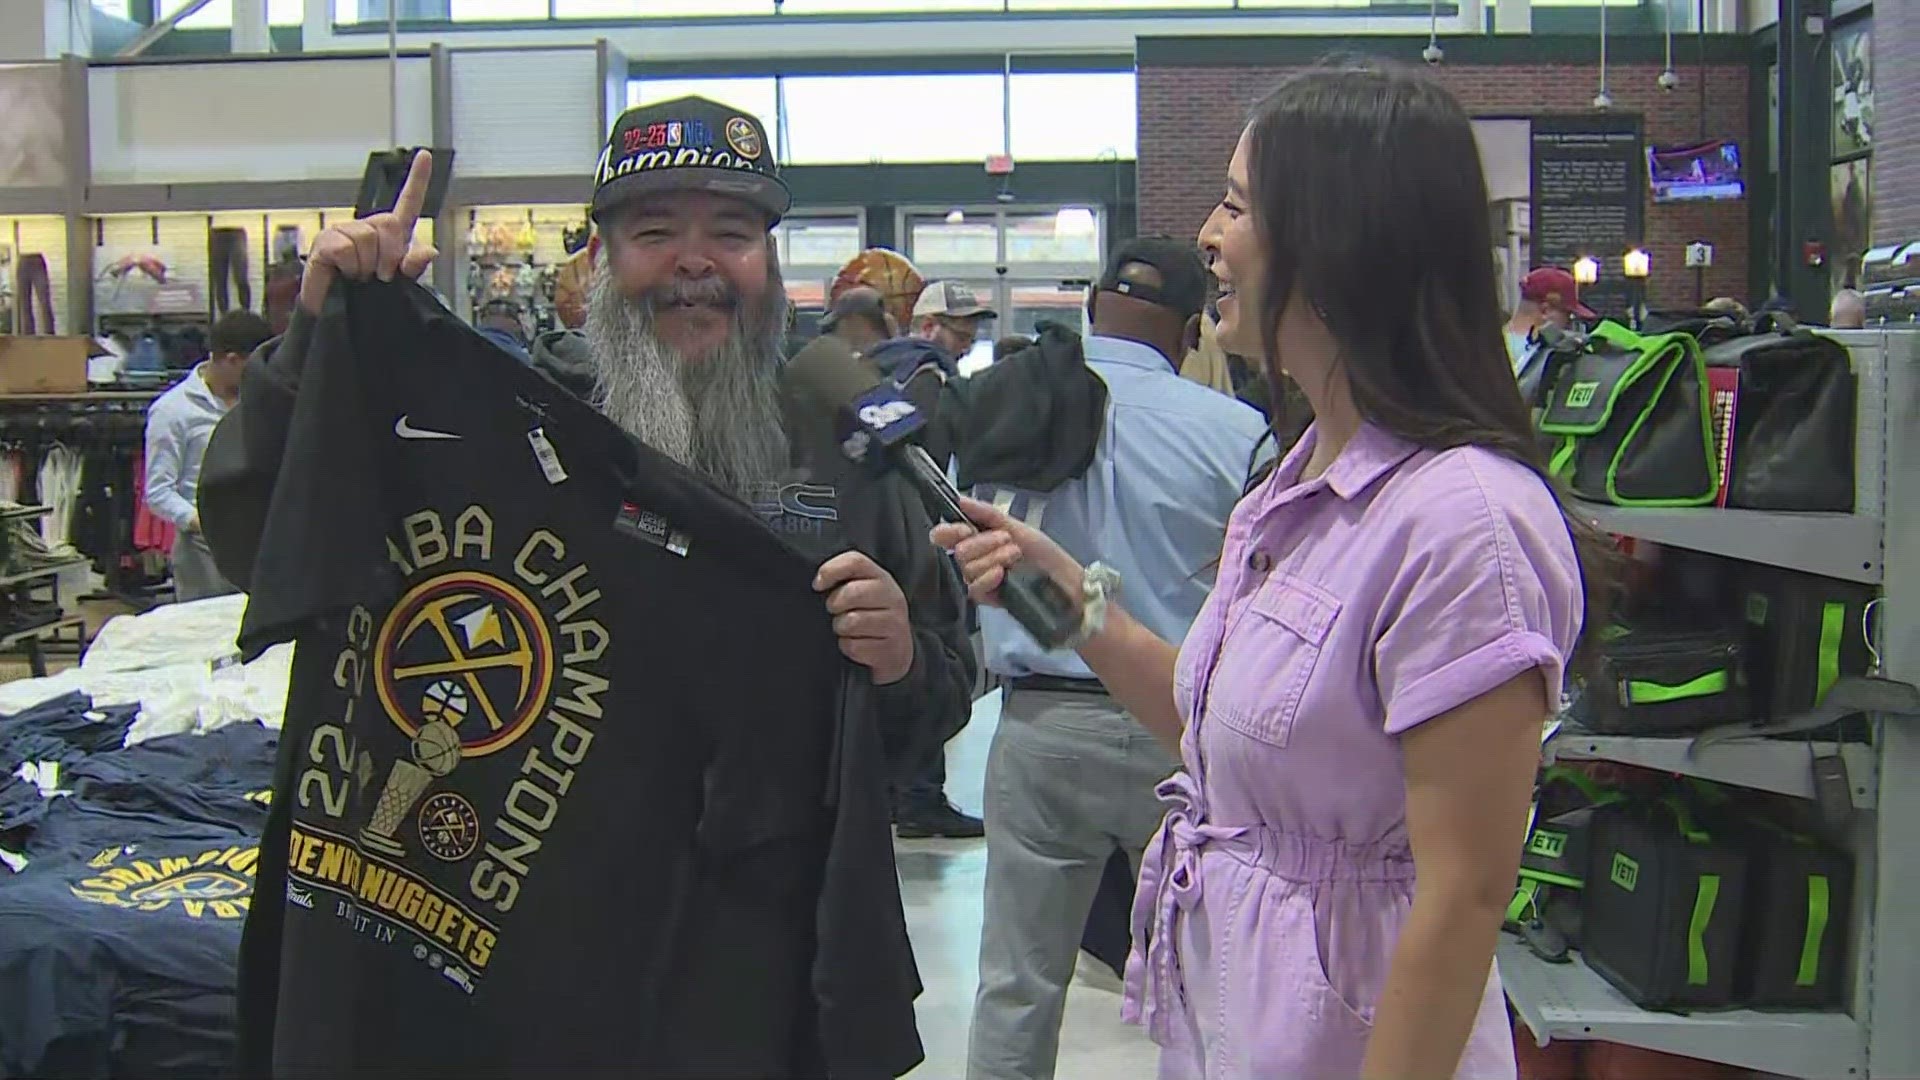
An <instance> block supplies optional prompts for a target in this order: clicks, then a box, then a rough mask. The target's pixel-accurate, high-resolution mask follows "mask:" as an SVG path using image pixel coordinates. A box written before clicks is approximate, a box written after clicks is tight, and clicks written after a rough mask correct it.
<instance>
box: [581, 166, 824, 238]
mask: <svg viewBox="0 0 1920 1080" xmlns="http://www.w3.org/2000/svg"><path fill="white" fill-rule="evenodd" d="M674 191H704V192H707V193H708V194H711V195H722V196H726V197H727V198H732V199H739V200H740V201H741V202H745V203H750V204H752V205H753V206H756V207H758V208H759V209H761V210H763V211H765V212H766V214H767V218H768V219H769V220H768V222H767V223H768V224H769V225H773V224H778V223H779V221H780V219H781V218H782V217H784V216H786V213H787V211H788V210H790V209H792V208H793V193H792V192H791V191H788V190H787V185H786V183H785V182H784V181H782V180H781V179H780V178H779V177H775V176H767V175H766V174H764V173H756V172H748V171H747V170H744V169H708V168H696V167H687V168H678V169H659V170H656V171H653V172H645V173H628V174H627V175H625V176H621V177H617V178H615V179H613V180H611V181H609V182H607V183H605V184H602V185H600V188H599V190H597V191H595V192H594V193H593V211H592V212H593V218H594V220H595V221H598V220H599V219H600V215H601V214H602V213H604V212H606V210H607V209H608V208H609V207H613V206H618V205H620V204H622V203H627V202H632V201H633V200H635V199H644V198H646V197H648V196H650V195H663V194H666V193H668V192H674Z"/></svg>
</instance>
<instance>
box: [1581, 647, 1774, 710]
mask: <svg viewBox="0 0 1920 1080" xmlns="http://www.w3.org/2000/svg"><path fill="white" fill-rule="evenodd" d="M1743 644H1744V642H1743V641H1742V635H1741V634H1740V633H1739V632H1738V631H1734V630H1662V629H1644V630H1629V629H1626V628H1623V627H1612V628H1610V629H1609V630H1607V631H1606V632H1604V633H1602V634H1601V635H1600V645H1599V649H1598V655H1597V656H1596V658H1595V663H1594V672H1593V674H1592V676H1590V677H1589V678H1588V680H1587V685H1586V688H1585V690H1584V691H1583V692H1582V693H1581V694H1580V696H1579V698H1578V699H1577V701H1576V702H1575V705H1574V710H1573V718H1574V719H1575V720H1576V721H1578V722H1579V724H1580V726H1582V727H1584V728H1587V729H1588V730H1590V731H1597V732H1599V733H1601V734H1603V735H1687V734H1693V733H1696V732H1700V731H1705V730H1706V729H1707V728H1710V727H1712V726H1714V725H1715V724H1730V723H1733V722H1735V721H1739V720H1745V719H1748V718H1749V716H1750V715H1751V711H1752V710H1751V706H1750V704H1749V701H1748V694H1747V686H1746V671H1745V669H1744V668H1743V667H1742V665H1741V653H1742V647H1743Z"/></svg>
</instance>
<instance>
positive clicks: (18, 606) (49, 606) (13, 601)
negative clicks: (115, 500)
mask: <svg viewBox="0 0 1920 1080" xmlns="http://www.w3.org/2000/svg"><path fill="white" fill-rule="evenodd" d="M52 512H53V507H51V506H14V507H8V508H6V509H4V510H0V522H12V521H18V520H21V519H30V518H41V517H45V516H47V515H48V514H50V513H52ZM85 565H86V562H85V560H73V561H69V562H61V563H52V564H49V565H46V566H36V567H33V568H31V569H27V570H22V571H20V572H18V573H13V574H6V575H0V652H14V651H18V652H20V653H23V654H24V655H25V656H26V658H27V668H28V670H29V671H31V672H32V673H33V675H34V677H35V678H45V677H46V674H47V656H46V653H47V646H48V645H50V644H59V645H60V646H62V647H63V648H68V647H70V648H71V649H72V650H73V651H74V652H75V653H76V654H78V653H79V652H82V651H84V650H85V649H86V645H87V638H86V633H87V631H86V620H85V619H84V618H83V617H81V616H80V615H78V614H72V615H69V614H65V613H63V612H62V611H61V609H60V575H61V574H63V573H65V572H66V571H68V570H72V569H76V568H78V567H82V566H85ZM68 635H72V637H71V639H70V640H69V638H68Z"/></svg>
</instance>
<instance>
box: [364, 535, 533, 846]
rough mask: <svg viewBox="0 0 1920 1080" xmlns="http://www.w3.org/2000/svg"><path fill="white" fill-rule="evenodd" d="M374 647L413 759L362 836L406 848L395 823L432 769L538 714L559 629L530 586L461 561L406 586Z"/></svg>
mask: <svg viewBox="0 0 1920 1080" xmlns="http://www.w3.org/2000/svg"><path fill="white" fill-rule="evenodd" d="M373 657H374V661H373V662H374V675H375V678H374V685H375V688H376V690H377V692H378V693H379V695H380V704H381V705H382V706H384V707H385V709H386V714H387V717H388V718H389V719H391V720H392V721H393V722H394V724H395V725H396V726H397V727H399V728H400V730H401V731H403V732H405V733H406V734H407V736H408V737H409V738H410V739H412V740H413V741H412V744H411V746H410V748H409V749H410V756H411V757H412V760H411V761H408V760H406V759H404V758H402V759H398V760H396V761H394V763H393V765H392V768H391V769H390V770H389V771H388V773H387V780H386V783H385V784H384V785H383V786H382V787H381V789H380V796H379V800H378V802H377V803H376V804H375V805H374V809H373V814H372V816H371V817H370V818H369V820H368V821H367V825H366V827H365V828H363V829H362V830H361V831H360V839H361V842H363V843H365V844H366V845H367V846H368V847H370V848H372V849H373V850H375V851H378V852H380V853H381V854H383V855H388V856H391V857H393V858H404V857H405V856H406V853H407V849H406V846H405V845H404V844H402V843H401V841H400V839H399V836H398V834H397V833H398V829H399V827H400V824H401V822H402V821H403V820H405V818H406V816H407V813H408V811H410V810H412V809H413V806H414V804H415V803H416V802H418V801H419V799H420V796H421V795H423V794H425V793H426V790H427V788H428V787H429V786H431V785H432V783H433V781H434V779H435V778H437V777H444V776H448V775H451V774H452V772H453V771H454V769H456V768H458V767H459V765H460V763H461V762H462V761H463V760H466V759H468V758H479V757H485V756H487V755H488V754H491V753H494V752H496V751H499V750H504V749H506V748H507V747H509V746H512V745H513V744H514V742H515V741H516V740H518V739H519V738H520V737H521V736H522V735H525V734H526V733H527V732H528V731H529V730H531V729H532V728H533V725H534V723H535V722H536V721H537V720H539V719H540V711H541V710H542V709H543V708H545V707H546V703H547V691H548V690H549V689H551V688H552V686H553V635H552V632H551V631H550V630H548V629H547V623H546V619H545V618H544V617H543V616H542V615H541V613H540V609H539V608H537V607H535V606H534V603H533V601H532V600H530V599H528V598H527V594H525V593H523V592H521V591H520V590H519V589H517V588H515V587H514V586H512V585H509V584H507V583H506V582H504V581H502V580H500V579H499V578H497V577H494V576H492V575H491V574H482V573H476V572H473V571H468V570H460V571H455V572H453V573H450V574H441V575H439V576H437V577H432V578H428V579H427V580H426V581H423V582H421V583H420V584H418V585H416V586H414V587H413V588H412V589H409V590H408V591H407V593H406V595H405V596H402V597H401V598H400V602H399V603H397V604H395V605H394V606H393V610H392V611H391V612H389V613H388V614H387V619H386V621H385V622H384V623H382V624H381V627H380V636H379V637H378V638H377V639H376V640H375V641H374V646H373ZM468 810H469V813H471V810H472V808H471V806H469V807H468ZM472 850H473V849H472V846H471V845H469V846H468V847H467V848H466V850H465V851H463V852H462V853H461V854H460V856H459V857H458V858H459V859H464V858H466V856H467V855H469V854H472ZM447 861H450V862H455V861H458V859H449V860H447Z"/></svg>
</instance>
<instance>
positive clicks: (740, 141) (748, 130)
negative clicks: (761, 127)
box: [727, 116, 762, 161]
mask: <svg viewBox="0 0 1920 1080" xmlns="http://www.w3.org/2000/svg"><path fill="white" fill-rule="evenodd" d="M727 145H728V146H731V147H733V152H734V153H736V154H739V155H740V156H741V157H743V158H746V159H748V160H749V161H752V160H756V159H758V158H759V157H760V152H761V150H762V147H761V145H760V133H759V132H758V131H756V130H754V127H753V121H751V120H749V119H747V118H746V117H744V116H736V117H734V118H733V119H731V120H729V121H727Z"/></svg>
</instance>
